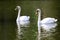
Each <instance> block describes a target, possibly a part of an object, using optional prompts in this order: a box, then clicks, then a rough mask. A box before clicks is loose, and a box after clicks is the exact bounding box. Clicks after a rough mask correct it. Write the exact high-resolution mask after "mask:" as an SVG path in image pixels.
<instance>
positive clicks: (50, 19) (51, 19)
mask: <svg viewBox="0 0 60 40" xmlns="http://www.w3.org/2000/svg"><path fill="white" fill-rule="evenodd" d="M56 21H57V19H55V18H51V17H47V18H44V19H43V20H41V23H55V22H56Z"/></svg>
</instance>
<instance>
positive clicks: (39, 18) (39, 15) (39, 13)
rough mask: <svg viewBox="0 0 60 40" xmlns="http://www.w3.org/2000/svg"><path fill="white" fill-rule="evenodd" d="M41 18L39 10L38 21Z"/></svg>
mask: <svg viewBox="0 0 60 40" xmlns="http://www.w3.org/2000/svg"><path fill="white" fill-rule="evenodd" d="M40 20H41V12H38V21H40Z"/></svg>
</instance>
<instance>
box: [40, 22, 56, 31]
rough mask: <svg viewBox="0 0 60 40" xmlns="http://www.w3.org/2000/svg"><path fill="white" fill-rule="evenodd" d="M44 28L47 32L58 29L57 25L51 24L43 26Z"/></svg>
mask: <svg viewBox="0 0 60 40" xmlns="http://www.w3.org/2000/svg"><path fill="white" fill-rule="evenodd" d="M41 26H42V28H43V29H44V30H46V31H50V30H51V29H54V28H56V26H57V23H50V24H41Z"/></svg>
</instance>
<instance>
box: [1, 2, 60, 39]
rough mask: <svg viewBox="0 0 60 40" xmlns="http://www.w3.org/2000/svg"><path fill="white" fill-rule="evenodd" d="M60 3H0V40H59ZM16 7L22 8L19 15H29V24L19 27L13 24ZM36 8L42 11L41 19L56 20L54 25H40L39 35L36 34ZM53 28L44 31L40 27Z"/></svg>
mask: <svg viewBox="0 0 60 40" xmlns="http://www.w3.org/2000/svg"><path fill="white" fill-rule="evenodd" d="M59 3H60V2H59V1H57V2H56V1H0V4H1V6H0V7H1V8H0V40H59V39H60V21H59V20H60V18H59V17H60V15H59V13H60V11H59V8H60V4H59ZM16 5H20V6H21V7H22V11H21V15H29V16H31V17H30V23H28V24H25V25H19V23H18V24H17V23H16V22H15V20H16V17H17V11H15V10H14V8H15V7H16ZM37 8H40V9H41V10H42V19H43V18H45V17H54V18H57V19H58V22H57V23H56V24H48V25H45V24H44V25H41V30H39V31H40V32H41V33H40V34H39V32H38V25H37V16H36V15H35V11H36V9H37ZM49 26H51V27H52V26H53V27H54V28H52V29H50V30H48V29H47V30H48V31H47V30H46V29H44V28H42V27H49Z"/></svg>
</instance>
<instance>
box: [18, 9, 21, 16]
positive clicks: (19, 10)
mask: <svg viewBox="0 0 60 40" xmlns="http://www.w3.org/2000/svg"><path fill="white" fill-rule="evenodd" d="M20 12H21V9H18V17H20Z"/></svg>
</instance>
